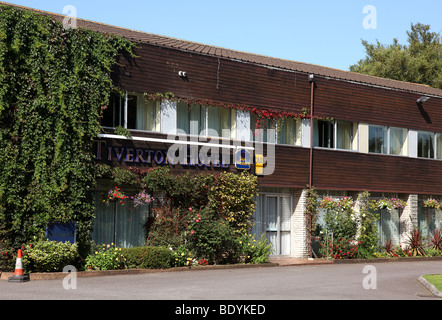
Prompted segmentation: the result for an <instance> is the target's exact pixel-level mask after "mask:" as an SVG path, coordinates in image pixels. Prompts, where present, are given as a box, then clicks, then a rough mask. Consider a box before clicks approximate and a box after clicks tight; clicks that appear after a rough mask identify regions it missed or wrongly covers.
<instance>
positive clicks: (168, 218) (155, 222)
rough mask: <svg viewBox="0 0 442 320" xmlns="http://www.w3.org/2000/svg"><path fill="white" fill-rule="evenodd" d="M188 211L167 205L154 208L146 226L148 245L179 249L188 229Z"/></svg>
mask: <svg viewBox="0 0 442 320" xmlns="http://www.w3.org/2000/svg"><path fill="white" fill-rule="evenodd" d="M187 211H188V210H183V209H180V208H173V207H171V206H170V205H168V204H166V205H163V206H160V207H155V208H152V214H151V216H150V218H149V220H148V223H147V224H146V231H147V239H146V240H147V241H146V243H147V245H149V246H167V247H168V246H172V247H178V246H179V245H180V244H182V243H183V232H184V231H185V230H186V228H187Z"/></svg>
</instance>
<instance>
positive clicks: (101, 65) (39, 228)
mask: <svg viewBox="0 0 442 320" xmlns="http://www.w3.org/2000/svg"><path fill="white" fill-rule="evenodd" d="M132 49H133V44H132V43H131V42H129V41H127V40H124V39H123V38H120V37H116V36H111V35H104V34H99V33H96V32H93V31H90V30H85V29H65V28H64V27H63V25H62V24H61V23H59V22H56V21H54V20H52V19H50V18H49V17H46V16H43V15H40V14H37V13H34V12H31V11H27V10H23V9H18V8H14V7H10V6H0V149H1V150H2V152H1V153H0V242H5V243H7V244H8V245H10V246H15V247H17V246H19V245H21V244H23V243H25V242H26V241H29V240H30V239H31V238H32V237H34V236H37V237H41V236H43V235H44V230H45V226H46V224H47V222H49V221H58V222H68V221H77V223H78V240H79V243H80V246H81V245H82V244H85V243H87V241H88V239H89V236H90V231H91V230H92V226H93V215H94V202H93V197H92V193H91V192H92V190H93V188H94V183H95V173H94V170H93V168H94V167H93V154H92V141H93V139H94V138H95V137H96V136H97V134H98V133H99V132H100V116H101V111H102V110H103V109H104V108H105V106H106V105H107V104H108V101H109V95H110V92H111V91H112V90H113V84H112V80H111V72H112V68H113V67H114V65H115V63H116V57H117V55H118V54H119V53H121V52H123V51H124V52H129V53H130V54H132Z"/></svg>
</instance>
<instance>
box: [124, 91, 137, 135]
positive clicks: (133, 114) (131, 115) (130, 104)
mask: <svg viewBox="0 0 442 320" xmlns="http://www.w3.org/2000/svg"><path fill="white" fill-rule="evenodd" d="M137 105H138V97H137V96H135V95H128V96H127V124H126V125H127V128H128V129H137Z"/></svg>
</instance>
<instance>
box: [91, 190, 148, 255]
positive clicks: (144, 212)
mask: <svg viewBox="0 0 442 320" xmlns="http://www.w3.org/2000/svg"><path fill="white" fill-rule="evenodd" d="M95 216H96V218H95V222H94V231H93V233H92V240H93V241H94V242H95V243H97V244H110V243H114V244H115V245H116V246H117V247H122V248H130V247H139V246H143V245H144V244H145V241H146V233H145V228H144V225H145V224H146V222H147V219H148V217H149V206H148V205H144V206H139V207H134V206H132V205H130V204H124V205H122V204H120V203H119V202H109V203H103V201H102V200H101V199H100V195H99V193H98V192H97V193H96V196H95Z"/></svg>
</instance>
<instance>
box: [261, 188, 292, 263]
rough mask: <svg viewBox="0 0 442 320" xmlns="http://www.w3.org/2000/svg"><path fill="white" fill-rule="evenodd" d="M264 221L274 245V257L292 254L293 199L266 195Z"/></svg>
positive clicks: (267, 235) (270, 240)
mask: <svg viewBox="0 0 442 320" xmlns="http://www.w3.org/2000/svg"><path fill="white" fill-rule="evenodd" d="M264 208H265V210H264V214H263V215H261V216H262V218H263V219H264V225H265V233H266V237H267V240H268V241H269V243H270V244H271V245H272V255H289V254H290V242H291V233H290V221H291V213H292V197H291V196H282V195H264Z"/></svg>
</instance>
